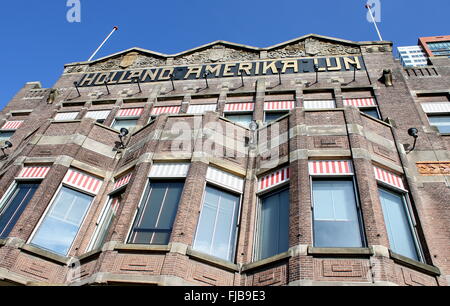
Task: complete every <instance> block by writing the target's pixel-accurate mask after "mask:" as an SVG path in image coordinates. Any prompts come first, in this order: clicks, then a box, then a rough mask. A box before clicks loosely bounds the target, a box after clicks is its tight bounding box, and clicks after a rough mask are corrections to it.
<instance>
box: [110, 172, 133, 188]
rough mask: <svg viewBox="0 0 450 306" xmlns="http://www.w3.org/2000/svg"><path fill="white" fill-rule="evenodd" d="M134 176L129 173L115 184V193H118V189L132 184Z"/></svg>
mask: <svg viewBox="0 0 450 306" xmlns="http://www.w3.org/2000/svg"><path fill="white" fill-rule="evenodd" d="M132 176H133V173H128V174H126V175H124V176H122V177H120V178H118V179H117V180H116V182H115V183H114V187H113V191H116V190H117V189H119V188H121V187H123V186H125V185H127V184H128V183H129V182H130V179H131V177H132Z"/></svg>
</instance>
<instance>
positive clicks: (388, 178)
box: [373, 166, 405, 190]
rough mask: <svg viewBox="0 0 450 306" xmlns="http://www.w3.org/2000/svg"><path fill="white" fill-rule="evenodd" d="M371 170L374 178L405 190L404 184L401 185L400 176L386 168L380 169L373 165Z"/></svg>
mask: <svg viewBox="0 0 450 306" xmlns="http://www.w3.org/2000/svg"><path fill="white" fill-rule="evenodd" d="M373 171H374V173H375V178H376V179H377V181H380V182H383V183H385V184H388V185H390V186H393V187H396V188H399V189H402V190H405V186H404V185H403V180H402V178H401V176H399V175H397V174H394V173H392V172H389V171H387V170H384V169H381V168H379V167H377V166H373Z"/></svg>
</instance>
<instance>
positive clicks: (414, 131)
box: [407, 128, 419, 153]
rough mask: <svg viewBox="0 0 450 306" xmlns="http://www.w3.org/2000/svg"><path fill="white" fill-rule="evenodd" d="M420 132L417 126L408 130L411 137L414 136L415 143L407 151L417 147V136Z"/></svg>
mask: <svg viewBox="0 0 450 306" xmlns="http://www.w3.org/2000/svg"><path fill="white" fill-rule="evenodd" d="M418 133H419V130H418V129H416V128H410V129H409V130H408V135H409V136H411V137H414V144H413V146H412V148H411V149H410V150H409V151H408V152H407V153H409V152H412V151H413V150H414V149H415V147H416V141H417V138H418V137H419V135H418Z"/></svg>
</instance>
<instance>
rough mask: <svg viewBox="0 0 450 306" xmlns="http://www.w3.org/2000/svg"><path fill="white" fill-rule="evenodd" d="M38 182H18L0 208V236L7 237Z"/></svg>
mask: <svg viewBox="0 0 450 306" xmlns="http://www.w3.org/2000/svg"><path fill="white" fill-rule="evenodd" d="M38 187H39V183H18V184H17V187H16V189H15V190H14V192H13V193H12V194H11V196H10V197H9V199H8V200H7V201H6V203H5V205H3V209H2V210H0V212H1V214H0V238H7V237H8V235H9V233H10V232H11V230H12V229H13V227H14V225H16V223H17V221H18V220H19V218H20V216H21V215H22V212H23V211H24V210H25V208H26V207H27V205H28V203H29V202H30V200H31V198H32V197H33V195H34V193H35V192H36V190H37V188H38Z"/></svg>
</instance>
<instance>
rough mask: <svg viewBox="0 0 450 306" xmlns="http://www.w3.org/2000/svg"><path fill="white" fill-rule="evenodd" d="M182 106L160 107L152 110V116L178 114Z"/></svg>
mask: <svg viewBox="0 0 450 306" xmlns="http://www.w3.org/2000/svg"><path fill="white" fill-rule="evenodd" d="M180 109H181V106H158V107H154V108H153V109H152V115H160V114H178V113H179V112H180Z"/></svg>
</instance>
